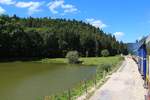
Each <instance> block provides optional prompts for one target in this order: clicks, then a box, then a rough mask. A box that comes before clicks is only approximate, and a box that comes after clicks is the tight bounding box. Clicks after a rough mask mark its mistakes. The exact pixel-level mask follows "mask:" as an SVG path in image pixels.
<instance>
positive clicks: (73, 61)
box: [66, 51, 79, 64]
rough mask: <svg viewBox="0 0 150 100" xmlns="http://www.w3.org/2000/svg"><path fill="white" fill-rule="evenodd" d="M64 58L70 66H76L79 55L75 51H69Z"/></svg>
mask: <svg viewBox="0 0 150 100" xmlns="http://www.w3.org/2000/svg"><path fill="white" fill-rule="evenodd" d="M66 58H67V59H68V62H69V63H70V64H76V63H78V62H79V53H78V52H77V51H69V52H68V53H67V55H66Z"/></svg>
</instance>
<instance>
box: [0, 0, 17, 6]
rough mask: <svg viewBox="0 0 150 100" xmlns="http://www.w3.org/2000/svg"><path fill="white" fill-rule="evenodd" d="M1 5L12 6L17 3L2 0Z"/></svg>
mask: <svg viewBox="0 0 150 100" xmlns="http://www.w3.org/2000/svg"><path fill="white" fill-rule="evenodd" d="M0 4H6V5H11V4H15V1H13V0H0Z"/></svg>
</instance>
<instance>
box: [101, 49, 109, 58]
mask: <svg viewBox="0 0 150 100" xmlns="http://www.w3.org/2000/svg"><path fill="white" fill-rule="evenodd" d="M101 55H102V56H103V57H107V56H109V51H108V50H107V49H104V50H102V51H101Z"/></svg>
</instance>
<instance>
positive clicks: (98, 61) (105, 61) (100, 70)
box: [38, 56, 123, 100]
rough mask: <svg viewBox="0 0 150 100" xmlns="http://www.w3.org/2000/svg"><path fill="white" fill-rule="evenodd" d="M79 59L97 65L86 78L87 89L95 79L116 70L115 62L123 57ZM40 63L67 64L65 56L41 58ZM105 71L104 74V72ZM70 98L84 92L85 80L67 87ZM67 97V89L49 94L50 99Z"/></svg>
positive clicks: (55, 99)
mask: <svg viewBox="0 0 150 100" xmlns="http://www.w3.org/2000/svg"><path fill="white" fill-rule="evenodd" d="M80 61H83V63H82V64H83V65H88V66H97V69H96V75H94V77H93V78H91V79H90V80H86V86H87V88H88V89H90V88H91V87H93V86H94V85H95V81H96V82H99V81H100V80H102V79H104V78H105V77H106V76H107V75H108V74H110V73H112V72H114V71H116V70H117V69H118V68H119V66H117V64H119V63H121V62H122V61H123V57H120V56H113V57H88V58H80ZM38 62H41V63H62V64H67V63H68V62H67V59H66V58H56V59H48V58H47V59H42V60H41V61H38ZM104 73H105V74H104ZM69 90H70V95H71V100H75V98H76V97H78V96H80V95H82V94H83V93H84V92H85V81H81V82H80V83H79V84H77V85H76V86H75V87H74V88H72V89H69ZM67 99H68V91H64V92H63V93H61V94H55V95H53V96H51V99H50V100H67Z"/></svg>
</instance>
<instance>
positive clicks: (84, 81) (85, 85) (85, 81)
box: [84, 81, 87, 93]
mask: <svg viewBox="0 0 150 100" xmlns="http://www.w3.org/2000/svg"><path fill="white" fill-rule="evenodd" d="M84 82H85V92H86V93H87V84H86V81H84Z"/></svg>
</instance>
